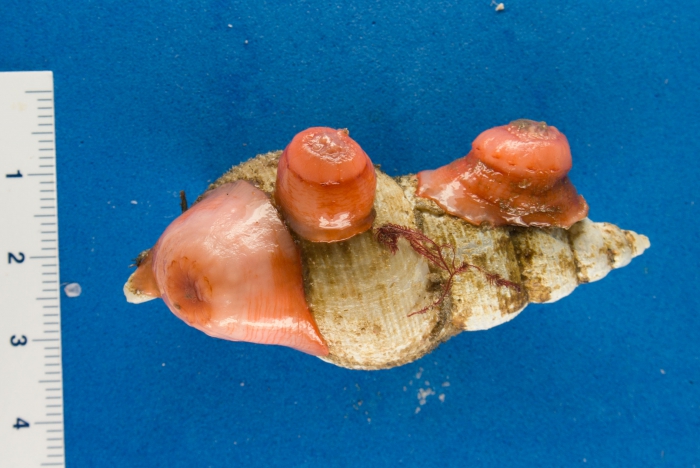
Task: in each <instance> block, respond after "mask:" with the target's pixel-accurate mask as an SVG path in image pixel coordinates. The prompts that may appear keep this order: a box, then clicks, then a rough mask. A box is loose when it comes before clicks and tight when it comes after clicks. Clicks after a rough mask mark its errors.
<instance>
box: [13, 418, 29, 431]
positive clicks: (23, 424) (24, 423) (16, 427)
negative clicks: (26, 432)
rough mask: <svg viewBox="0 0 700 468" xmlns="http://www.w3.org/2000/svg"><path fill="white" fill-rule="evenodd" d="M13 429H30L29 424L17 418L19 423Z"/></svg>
mask: <svg viewBox="0 0 700 468" xmlns="http://www.w3.org/2000/svg"><path fill="white" fill-rule="evenodd" d="M12 427H14V428H15V429H17V430H20V429H22V428H24V427H29V423H28V422H27V421H25V420H24V419H20V418H17V422H16V423H15V424H14V426H12Z"/></svg>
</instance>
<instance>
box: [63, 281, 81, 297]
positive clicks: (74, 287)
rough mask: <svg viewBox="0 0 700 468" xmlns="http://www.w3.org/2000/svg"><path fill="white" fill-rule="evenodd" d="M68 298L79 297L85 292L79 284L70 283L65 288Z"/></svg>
mask: <svg viewBox="0 0 700 468" xmlns="http://www.w3.org/2000/svg"><path fill="white" fill-rule="evenodd" d="M63 291H65V293H66V296H68V297H78V296H80V294H81V293H82V292H83V289H82V288H81V287H80V285H79V284H78V283H68V284H67V285H66V286H65V287H64V288H63Z"/></svg>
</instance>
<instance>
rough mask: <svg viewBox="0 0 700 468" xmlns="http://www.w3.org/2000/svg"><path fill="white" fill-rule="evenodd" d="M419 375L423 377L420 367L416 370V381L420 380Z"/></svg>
mask: <svg viewBox="0 0 700 468" xmlns="http://www.w3.org/2000/svg"><path fill="white" fill-rule="evenodd" d="M421 375H423V368H422V367H419V368H418V373H417V374H416V378H417V379H420V377H421Z"/></svg>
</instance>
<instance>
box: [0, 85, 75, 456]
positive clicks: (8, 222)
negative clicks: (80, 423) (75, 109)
mask: <svg viewBox="0 0 700 468" xmlns="http://www.w3.org/2000/svg"><path fill="white" fill-rule="evenodd" d="M57 214H58V210H57V193H56V134H55V130H54V93H53V75H52V73H51V72H11V73H0V466H2V467H9V468H14V467H20V468H22V467H41V466H64V465H65V456H64V441H63V377H62V366H61V302H60V297H61V295H60V289H61V286H60V285H61V283H60V278H59V269H58V216H57Z"/></svg>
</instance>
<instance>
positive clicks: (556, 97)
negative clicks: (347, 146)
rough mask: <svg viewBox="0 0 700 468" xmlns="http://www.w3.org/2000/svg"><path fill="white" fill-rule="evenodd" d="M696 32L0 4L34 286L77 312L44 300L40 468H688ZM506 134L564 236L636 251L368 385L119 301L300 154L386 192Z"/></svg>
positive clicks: (405, 11)
mask: <svg viewBox="0 0 700 468" xmlns="http://www.w3.org/2000/svg"><path fill="white" fill-rule="evenodd" d="M699 14H700V4H699V3H697V2H680V3H679V2H677V1H644V0H635V1H632V0H616V1H590V2H564V1H559V0H541V1H521V0H510V1H508V0H506V1H505V11H504V12H501V13H496V12H495V11H494V6H493V5H489V0H480V1H474V2H440V1H435V0H426V1H424V2H402V1H397V2H383V1H375V2H370V1H363V0H358V1H355V2H343V3H336V2H331V3H329V2H320V1H317V0H309V1H300V2H295V3H293V4H287V5H283V4H280V3H278V2H243V1H219V0H204V1H203V0H198V1H191V0H176V1H173V2H166V1H163V0H153V1H135V2H118V1H101V2H98V1H86V0H76V1H70V2H49V1H46V0H38V1H32V2H27V1H26V0H4V1H3V2H2V6H1V7H0V45H1V46H2V47H1V48H0V70H1V71H15V70H52V71H53V72H54V80H55V95H56V125H57V127H56V128H57V162H58V168H57V171H58V191H59V220H60V259H61V279H62V281H75V282H78V283H80V284H81V285H82V288H83V294H82V295H81V296H80V297H78V298H75V299H69V298H66V297H65V296H64V298H63V300H62V308H63V317H62V333H63V340H64V341H63V350H64V356H63V365H64V381H65V411H66V414H65V422H66V454H67V466H69V467H156V466H168V467H229V466H266V467H276V466H280V467H283V466H284V467H286V466H319V465H323V466H327V467H350V466H397V465H406V466H422V467H437V466H465V465H469V466H489V467H503V466H509V467H515V466H539V467H561V466H572V465H576V464H585V465H586V466H589V465H590V466H684V467H691V466H700V344H699V341H700V339H699V331H700V314H699V313H698V311H699V310H700V304H699V300H698V282H699V281H700V275H699V274H698V271H699V268H698V267H699V259H700V248H699V247H698V243H699V241H700V239H699V237H700V236H699V235H698V234H699V230H698V221H697V219H698V215H699V213H698V210H699V209H700V200H699V199H698V176H700V170H699V168H700V164H699V163H698V154H700V144H699V143H698V141H699V139H698V135H700V72H699V69H698V63H699V61H700V28H698V16H699ZM521 117H527V118H531V119H537V120H545V121H547V122H548V123H550V124H553V125H555V126H557V127H558V128H559V129H560V130H561V131H563V132H564V133H565V134H566V135H567V137H568V139H569V142H570V144H571V147H572V151H573V155H574V169H573V171H572V173H571V178H572V180H573V181H574V183H575V184H576V186H577V188H578V190H579V192H580V193H581V194H583V195H584V196H585V197H586V200H587V201H588V203H589V204H590V206H591V211H590V217H591V218H592V219H593V220H596V221H609V222H613V223H615V224H617V225H619V226H621V227H623V228H626V229H632V230H635V231H637V232H641V233H644V234H646V235H648V236H649V237H650V239H651V243H652V247H651V249H650V250H649V251H647V252H646V253H645V254H644V255H643V256H642V257H639V258H637V259H635V260H633V262H632V263H631V264H630V265H629V266H627V267H626V268H624V269H622V270H618V271H615V272H612V273H611V274H610V275H609V276H608V277H607V278H605V279H604V280H602V281H600V282H598V283H593V284H590V285H586V286H582V287H580V288H578V289H577V290H576V291H575V292H574V293H573V294H572V295H571V296H569V297H567V298H565V299H563V300H561V301H560V302H557V303H555V304H550V305H544V306H536V305H531V306H529V307H528V308H527V309H526V310H525V311H524V312H523V313H521V314H520V316H518V317H517V318H516V319H515V320H513V321H512V322H510V323H507V324H505V325H502V326H500V327H497V328H495V329H492V330H489V331H485V332H475V333H465V334H462V335H460V336H458V337H456V338H454V339H452V340H451V341H449V342H448V343H446V344H444V345H442V346H441V347H440V348H439V349H438V350H436V351H435V352H433V353H432V354H430V355H429V356H427V357H425V358H423V359H422V360H419V361H417V362H415V363H413V364H409V365H406V366H404V367H400V368H396V369H392V370H388V371H378V372H359V371H350V370H346V369H341V368H337V367H334V366H332V365H329V364H325V363H323V362H321V361H320V360H318V359H315V358H313V357H310V356H306V355H304V354H301V353H298V352H294V351H292V350H289V349H285V348H280V347H264V346H258V345H252V344H247V343H232V342H225V341H221V340H215V339H212V338H208V337H207V336H205V335H203V334H202V333H200V332H198V331H196V330H194V329H192V328H189V327H187V326H186V325H184V324H183V323H182V322H180V321H179V320H178V319H177V318H175V317H174V316H173V315H172V314H171V313H170V312H168V311H167V309H166V308H165V306H164V305H163V304H162V302H160V301H153V302H150V303H147V304H143V305H141V306H134V305H130V304H127V303H126V302H125V300H124V297H123V294H122V290H121V288H122V285H123V283H124V281H125V280H126V278H127V277H128V275H129V274H130V270H129V269H128V265H129V264H130V263H131V261H130V260H131V259H133V258H134V256H135V255H136V254H137V253H138V252H139V251H141V250H142V249H144V248H147V247H150V246H151V244H152V243H153V242H155V240H156V239H157V238H158V236H159V234H160V233H161V232H162V230H163V229H164V228H165V227H166V225H167V224H168V223H169V222H170V221H171V220H172V219H173V218H174V217H175V216H176V215H177V214H178V211H179V200H178V197H177V196H178V192H179V190H186V191H187V193H188V194H190V197H193V196H194V195H195V194H197V193H200V192H201V191H203V190H204V189H205V188H206V186H207V184H208V182H210V181H212V180H213V179H215V178H216V177H217V176H218V175H220V174H221V173H222V172H224V171H225V170H226V169H228V168H229V167H230V166H232V165H234V164H237V163H239V162H240V161H243V160H245V159H248V158H250V157H252V156H254V155H255V154H257V153H261V152H266V151H269V150H273V149H280V148H283V147H284V146H285V145H286V143H287V142H288V141H289V140H290V139H291V137H292V136H293V135H294V134H295V133H296V132H298V131H300V130H302V129H303V128H305V127H309V126H317V125H324V126H331V127H347V128H349V129H350V131H351V134H352V136H353V138H354V139H355V140H356V141H358V142H359V143H360V144H361V145H362V146H363V148H364V149H365V150H366V151H367V153H368V154H369V155H370V157H372V159H373V161H374V162H376V163H379V164H381V165H382V167H383V168H384V169H385V170H386V171H387V172H388V173H390V174H391V175H398V174H402V173H409V172H416V171H418V170H421V169H428V168H435V167H437V166H439V165H443V164H446V163H447V162H449V161H451V160H453V159H455V158H457V157H460V156H463V155H464V154H466V153H467V152H468V150H469V148H470V144H471V141H472V140H473V139H474V138H475V137H476V135H478V134H479V133H480V132H481V131H483V130H485V129H486V128H489V127H491V126H494V125H501V124H504V123H507V122H509V121H510V120H513V119H516V118H521ZM132 200H134V201H136V202H137V204H132V203H131V201H132ZM419 374H420V377H418V375H419ZM426 381H427V382H429V383H427V382H426ZM444 382H449V386H445V387H443V386H442V385H443V383H444ZM428 387H430V388H433V389H434V390H435V391H436V392H437V395H434V396H430V397H428V399H427V403H426V404H425V405H424V406H420V405H419V402H418V398H417V392H418V389H419V388H428ZM439 394H444V395H445V398H444V402H441V401H440V400H439V399H438V395H439ZM419 406H420V409H421V411H420V412H419V413H416V412H415V410H416V408H417V407H419Z"/></svg>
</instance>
